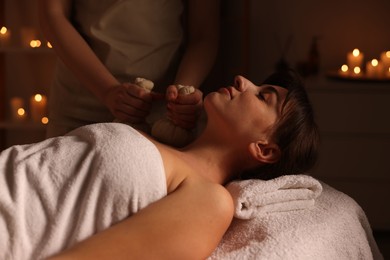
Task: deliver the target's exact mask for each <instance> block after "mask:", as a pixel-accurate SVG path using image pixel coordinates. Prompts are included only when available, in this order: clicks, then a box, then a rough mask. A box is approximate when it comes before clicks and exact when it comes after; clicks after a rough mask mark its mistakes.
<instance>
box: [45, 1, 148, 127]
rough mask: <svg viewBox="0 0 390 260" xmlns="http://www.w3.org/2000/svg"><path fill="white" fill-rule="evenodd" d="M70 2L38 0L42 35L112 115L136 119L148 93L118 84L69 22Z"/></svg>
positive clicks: (146, 105) (124, 118)
mask: <svg viewBox="0 0 390 260" xmlns="http://www.w3.org/2000/svg"><path fill="white" fill-rule="evenodd" d="M71 5H72V1H71V0H39V16H40V24H41V28H42V30H43V32H44V34H45V36H46V38H47V39H48V40H49V41H50V42H51V44H52V45H53V48H54V50H55V52H56V54H57V55H58V57H59V58H60V59H61V61H62V62H63V63H64V64H65V65H66V66H67V67H68V68H69V69H70V70H71V71H72V73H73V74H74V75H75V76H76V78H77V79H78V80H79V81H80V82H81V83H82V85H83V86H84V87H85V88H87V89H88V90H89V91H90V92H91V93H93V95H95V96H96V97H97V99H98V100H100V101H101V102H102V104H104V105H105V106H106V107H107V108H108V109H109V110H110V111H111V113H113V115H114V116H115V117H117V118H119V119H121V120H126V121H129V120H130V121H131V120H133V121H134V120H135V121H137V120H138V119H137V118H138V117H143V116H144V115H145V114H147V111H148V110H149V106H150V104H149V103H150V102H151V97H150V94H148V93H147V92H145V91H144V90H143V89H141V88H138V87H136V86H135V85H133V84H120V82H118V80H117V79H116V78H115V77H114V76H113V75H112V74H111V73H110V72H109V70H108V69H107V68H106V67H105V66H104V64H103V63H102V62H101V61H100V59H99V58H98V57H97V56H96V54H95V53H94V52H93V50H92V49H91V48H90V46H89V45H88V44H87V42H86V41H85V40H84V38H83V37H82V36H81V35H80V33H79V32H78V31H77V30H76V29H75V27H74V26H73V25H72V23H71V22H70V20H69V17H70V16H71V13H70V12H71ZM139 121H142V119H140V120H139Z"/></svg>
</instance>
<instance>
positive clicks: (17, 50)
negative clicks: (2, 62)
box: [0, 47, 54, 54]
mask: <svg viewBox="0 0 390 260" xmlns="http://www.w3.org/2000/svg"><path fill="white" fill-rule="evenodd" d="M0 53H4V54H6V53H25V54H30V53H31V54H34V53H36V54H54V51H53V49H50V48H46V47H42V48H27V47H3V48H0Z"/></svg>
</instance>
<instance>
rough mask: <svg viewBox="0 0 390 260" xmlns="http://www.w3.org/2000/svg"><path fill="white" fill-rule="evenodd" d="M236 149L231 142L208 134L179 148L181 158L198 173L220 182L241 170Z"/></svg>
mask: <svg viewBox="0 0 390 260" xmlns="http://www.w3.org/2000/svg"><path fill="white" fill-rule="evenodd" d="M236 151H237V150H235V147H234V146H233V145H232V144H231V143H229V142H221V141H218V139H216V138H212V137H208V136H201V137H199V138H198V139H197V140H195V141H194V142H193V143H192V144H190V145H188V146H186V147H185V148H183V149H181V150H179V152H180V153H181V158H183V160H185V161H186V163H187V164H188V165H190V166H191V168H193V169H195V170H196V172H197V173H198V174H199V175H201V176H203V177H204V178H206V179H209V180H210V181H212V182H216V183H220V184H225V183H227V182H228V181H230V180H231V179H232V178H234V177H235V175H236V174H237V172H239V171H240V170H241V169H240V165H241V164H240V163H239V161H238V157H237V154H236Z"/></svg>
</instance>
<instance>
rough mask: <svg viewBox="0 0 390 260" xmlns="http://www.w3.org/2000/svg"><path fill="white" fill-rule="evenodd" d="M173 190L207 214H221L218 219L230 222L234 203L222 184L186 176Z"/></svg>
mask: <svg viewBox="0 0 390 260" xmlns="http://www.w3.org/2000/svg"><path fill="white" fill-rule="evenodd" d="M175 192H178V193H181V194H178V195H179V196H183V197H185V198H187V199H191V201H192V203H193V204H192V205H193V206H194V207H196V208H201V209H202V210H204V211H205V212H208V213H209V214H218V215H221V216H220V217H219V220H220V221H223V220H226V221H228V222H229V224H230V221H231V219H232V217H233V213H234V204H233V199H232V197H231V195H230V193H229V192H228V191H227V189H226V188H225V187H224V186H222V185H220V184H217V183H213V182H209V181H207V180H204V179H202V178H187V179H186V180H185V181H183V183H182V184H181V185H180V186H179V187H178V189H177V190H176V191H175Z"/></svg>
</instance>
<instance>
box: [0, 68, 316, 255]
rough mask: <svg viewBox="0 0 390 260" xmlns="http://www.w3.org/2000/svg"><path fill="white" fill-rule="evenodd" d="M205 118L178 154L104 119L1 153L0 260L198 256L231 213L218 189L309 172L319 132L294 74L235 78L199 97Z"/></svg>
mask: <svg viewBox="0 0 390 260" xmlns="http://www.w3.org/2000/svg"><path fill="white" fill-rule="evenodd" d="M204 108H205V111H206V113H207V117H208V122H207V125H206V127H205V129H204V131H203V133H202V134H201V135H200V136H199V137H198V138H197V139H196V140H195V141H194V142H193V143H191V144H190V145H188V146H186V147H184V148H181V149H174V148H172V147H169V146H166V145H163V144H161V143H158V142H156V141H154V140H152V139H150V138H149V137H148V136H145V135H143V134H141V133H140V132H137V131H136V130H134V129H133V128H131V127H130V126H128V125H125V124H120V123H102V124H95V125H89V126H85V127H81V128H79V129H76V130H74V131H73V132H71V133H69V134H68V135H66V136H62V137H56V138H52V139H47V140H45V141H43V142H40V143H36V144H31V145H22V146H14V147H11V148H9V149H7V150H5V151H3V152H2V153H1V156H0V170H1V172H2V174H1V177H0V214H1V215H0V258H1V259H42V258H50V257H52V259H123V258H125V259H204V258H206V257H207V256H209V255H210V254H211V253H212V252H213V250H214V249H215V248H216V247H217V246H218V243H219V242H220V240H221V238H222V236H223V234H224V233H225V231H226V230H227V228H228V227H229V224H230V222H231V220H232V217H233V202H232V198H231V196H230V194H229V192H228V191H227V190H226V189H225V188H224V184H226V183H227V182H229V181H231V180H233V179H237V178H241V177H242V176H243V174H244V173H245V178H272V177H277V176H280V175H282V174H283V175H285V174H298V173H304V172H305V171H307V170H308V169H309V168H310V167H312V165H313V164H314V162H315V160H316V151H317V143H318V132H317V127H316V124H315V122H314V119H313V115H312V109H311V106H310V104H309V101H308V98H307V95H306V93H305V90H304V88H303V86H302V85H301V82H300V81H299V80H298V78H297V77H296V76H295V75H294V74H293V73H291V72H288V73H287V72H286V73H277V74H273V75H271V76H270V77H269V78H268V79H267V80H266V81H265V82H264V83H263V84H262V85H260V86H256V85H255V84H253V83H252V82H251V81H249V80H247V79H245V78H243V77H241V76H238V77H236V79H235V82H234V86H230V87H226V88H221V89H219V90H218V91H217V92H213V93H210V94H209V95H207V96H206V97H205V99H204Z"/></svg>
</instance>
